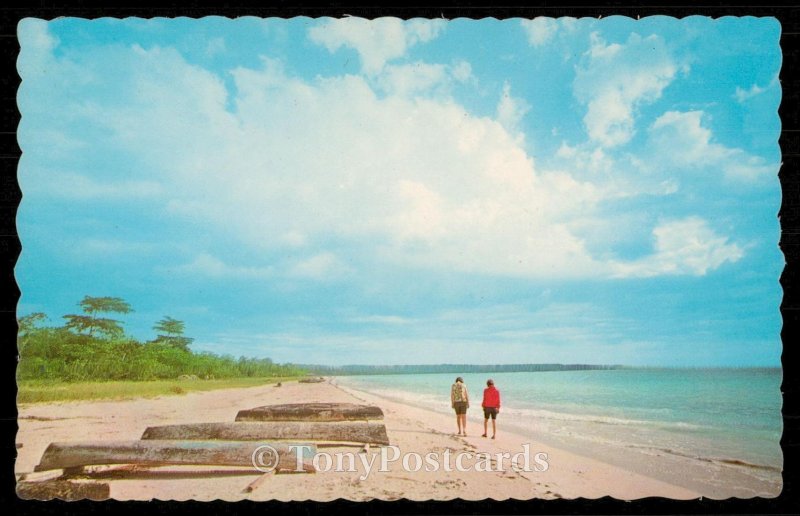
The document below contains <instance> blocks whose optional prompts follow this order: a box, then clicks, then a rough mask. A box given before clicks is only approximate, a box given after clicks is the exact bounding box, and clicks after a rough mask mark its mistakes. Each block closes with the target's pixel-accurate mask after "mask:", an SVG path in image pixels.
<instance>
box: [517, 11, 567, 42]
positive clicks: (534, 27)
mask: <svg viewBox="0 0 800 516" xmlns="http://www.w3.org/2000/svg"><path fill="white" fill-rule="evenodd" d="M520 23H521V24H522V28H523V29H525V33H526V34H527V36H528V43H530V44H531V45H533V46H534V47H540V46H542V45H544V44H545V43H547V42H548V41H550V40H551V39H552V38H553V36H555V34H556V32H557V31H558V22H557V21H556V20H554V19H553V18H542V17H539V18H534V19H532V20H522V21H521V22H520Z"/></svg>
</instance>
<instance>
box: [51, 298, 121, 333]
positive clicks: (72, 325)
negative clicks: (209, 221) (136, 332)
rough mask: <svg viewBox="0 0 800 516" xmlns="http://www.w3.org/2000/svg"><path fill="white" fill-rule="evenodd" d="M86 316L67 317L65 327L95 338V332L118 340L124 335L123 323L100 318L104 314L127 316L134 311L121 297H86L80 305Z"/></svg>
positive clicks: (65, 317) (73, 315)
mask: <svg viewBox="0 0 800 516" xmlns="http://www.w3.org/2000/svg"><path fill="white" fill-rule="evenodd" d="M79 306H80V307H81V308H82V309H83V312H84V314H85V315H81V314H69V315H65V316H64V319H66V320H67V324H66V325H65V326H66V327H67V328H69V329H71V330H75V331H76V332H78V333H81V334H83V333H84V332H85V334H86V335H89V336H90V337H93V336H94V335H95V332H97V333H99V334H100V335H102V336H104V337H107V338H118V337H121V336H122V335H123V333H124V331H123V329H122V323H121V322H120V321H118V320H116V319H110V318H107V317H98V314H102V313H119V314H127V313H130V312H132V311H133V309H132V308H131V305H129V304H128V303H127V302H126V301H125V300H123V299H121V298H119V297H91V296H84V298H83V300H82V301H81V302H80V303H79Z"/></svg>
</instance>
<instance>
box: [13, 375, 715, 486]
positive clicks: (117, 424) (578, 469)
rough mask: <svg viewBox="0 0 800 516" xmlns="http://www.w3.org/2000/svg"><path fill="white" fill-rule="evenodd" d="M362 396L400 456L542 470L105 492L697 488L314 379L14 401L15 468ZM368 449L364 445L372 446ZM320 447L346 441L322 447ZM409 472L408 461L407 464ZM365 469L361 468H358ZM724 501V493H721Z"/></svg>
mask: <svg viewBox="0 0 800 516" xmlns="http://www.w3.org/2000/svg"><path fill="white" fill-rule="evenodd" d="M314 401H332V402H350V403H369V404H375V405H378V406H379V407H381V409H382V410H383V412H384V417H385V419H384V423H385V425H386V430H387V434H388V436H389V439H390V442H391V445H393V446H397V447H398V449H399V450H401V451H402V452H403V453H404V454H411V453H416V454H420V455H422V456H424V455H425V454H427V453H442V452H446V451H447V450H450V452H452V453H453V454H458V453H462V454H472V455H473V456H477V454H479V453H489V454H492V455H493V456H494V455H496V454H498V453H509V454H514V453H518V452H520V451H522V449H523V446H524V445H525V444H528V445H529V449H530V451H531V452H532V453H533V454H535V453H540V452H541V453H545V454H547V464H548V467H547V469H546V470H545V471H534V472H519V471H514V470H513V468H505V469H504V470H503V471H497V469H499V466H498V467H496V468H495V471H478V470H477V469H478V468H477V467H475V468H472V469H469V470H467V471H457V470H456V471H445V470H442V469H439V470H436V471H426V470H425V469H421V470H419V471H406V470H405V469H404V468H403V466H402V465H401V464H400V461H396V462H392V463H390V464H389V467H388V470H387V471H376V470H373V471H371V472H367V471H366V470H365V469H364V468H363V467H362V466H361V465H357V468H356V469H355V470H353V471H339V472H337V471H320V472H318V473H316V474H308V475H276V476H274V478H271V479H270V480H269V482H267V483H265V484H264V485H263V486H261V487H259V489H257V490H255V491H254V492H252V493H249V494H243V493H242V492H241V490H242V487H243V486H245V485H247V483H249V482H251V481H252V480H253V479H255V478H257V477H258V476H259V473H258V472H257V471H252V472H249V471H240V472H239V474H238V475H224V476H220V475H217V476H215V475H207V476H202V475H200V476H197V477H196V478H194V477H193V478H186V475H184V477H183V478H177V477H175V476H174V475H173V476H170V475H168V474H159V472H153V473H152V474H149V476H148V475H147V474H145V475H144V476H142V475H137V476H134V477H132V478H114V479H111V480H103V481H108V482H109V484H110V486H111V497H112V498H114V499H118V500H149V499H152V498H158V499H162V500H187V499H195V500H214V499H222V500H229V501H234V500H241V499H251V500H271V499H274V500H280V501H290V500H298V501H299V500H314V501H330V500H334V499H337V498H344V499H347V500H354V501H364V500H370V499H381V500H395V499H401V498H407V499H410V500H452V499H456V498H461V499H465V500H482V499H486V498H491V499H494V500H505V499H509V498H512V499H519V500H527V499H534V498H535V499H557V498H567V499H572V498H579V497H583V498H590V499H595V498H599V497H603V496H611V497H614V498H618V499H622V500H634V499H639V498H644V497H650V496H660V497H665V498H673V499H684V500H685V499H695V498H699V497H701V496H707V495H706V494H703V493H702V492H700V491H698V490H695V489H690V488H687V487H683V486H680V485H676V484H674V483H670V482H666V481H663V480H660V479H658V478H653V477H652V476H648V475H645V474H641V473H639V472H636V471H632V470H631V469H629V468H623V467H620V466H617V465H612V464H608V463H607V462H603V461H602V460H599V459H598V458H597V457H596V456H592V457H586V456H583V455H580V454H577V453H574V452H573V451H570V450H566V449H563V448H560V447H557V446H553V445H550V444H547V443H545V442H543V440H539V439H530V438H526V437H525V436H523V435H519V434H515V433H513V432H512V431H506V430H505V427H504V426H503V425H502V423H501V424H500V426H499V431H498V436H497V439H496V440H494V441H493V440H490V439H484V438H482V437H480V434H481V433H482V429H483V423H482V419H481V420H478V419H477V418H475V417H472V418H469V419H468V428H467V431H468V436H467V437H461V436H457V435H454V434H455V432H456V430H455V421H454V420H453V419H454V418H452V417H450V416H447V415H445V414H440V413H437V412H433V411H430V410H426V409H423V408H419V407H414V406H410V405H407V404H403V403H400V402H397V401H393V400H388V399H386V398H383V397H381V396H379V395H377V394H373V393H369V392H365V391H360V390H358V389H353V388H351V387H349V386H342V385H339V384H337V383H331V381H330V380H329V381H327V382H324V383H318V384H300V383H298V382H296V381H291V382H286V383H284V384H283V386H282V387H274V386H273V385H264V386H259V387H247V388H236V389H223V390H218V391H207V392H193V393H188V394H186V395H182V396H165V397H160V398H147V399H136V400H125V401H107V400H104V401H86V402H61V403H46V404H30V405H20V406H19V431H18V434H17V442H18V443H21V444H22V447H21V448H19V449H18V450H17V452H18V458H17V461H16V463H15V472H16V473H18V474H19V473H23V472H28V471H32V470H33V466H34V465H35V464H36V463H37V462H38V460H39V458H40V457H41V454H42V452H43V451H44V448H46V446H47V445H48V444H49V443H50V442H54V441H77V440H86V439H90V440H96V441H102V440H125V439H138V438H140V437H141V433H142V432H143V430H144V429H145V428H146V427H147V426H152V425H164V424H180V423H200V422H224V421H233V420H234V418H235V415H236V413H237V412H238V411H239V410H240V409H245V408H253V407H256V406H260V405H267V404H278V403H293V402H294V403H296V402H314ZM377 448H378V447H376V448H373V449H372V450H371V453H372V454H376V453H379V451H378V449H377ZM324 450H325V451H326V452H329V453H336V452H337V451H345V452H350V453H352V452H353V451H354V448H352V447H350V448H345V447H341V448H325V449H324ZM412 469H413V467H412ZM365 473H368V474H366V475H365ZM726 498H727V497H726Z"/></svg>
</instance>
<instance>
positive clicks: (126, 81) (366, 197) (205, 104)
mask: <svg viewBox="0 0 800 516" xmlns="http://www.w3.org/2000/svg"><path fill="white" fill-rule="evenodd" d="M395 22H397V21H395ZM392 23H394V22H392ZM420 27H425V25H421V26H420ZM407 29H408V27H405V28H404V30H407ZM434 33H435V30H433V29H431V30H430V31H429V32H427V33H426V32H425V31H424V30H422V29H419V30H417V32H416V33H415V34H416V36H414V37H415V38H418V39H424V38H429V37H433V35H434ZM412 39H413V38H412ZM606 50H607V49H606ZM606 50H604V49H599V50H598V52H601V53H602V52H604V51H606ZM107 52H108V54H107V55H106V56H105V58H106V59H108V60H109V61H113V62H125V63H126V67H127V68H126V70H127V71H126V73H125V74H119V75H114V76H110V77H104V78H103V79H104V80H105V81H106V82H104V83H103V86H104V87H105V88H107V89H108V92H109V93H111V92H114V93H115V94H116V96H114V95H109V97H108V98H111V99H114V100H118V101H120V103H119V104H113V103H110V102H109V103H107V104H102V105H100V104H98V105H95V106H94V107H93V108H92V109H91V110H87V111H86V113H85V116H86V117H87V118H88V117H92V116H93V117H95V118H94V123H95V124H96V127H101V128H103V130H105V131H108V133H109V134H110V135H111V136H110V142H111V143H113V144H114V145H115V146H116V147H115V150H118V151H119V152H122V153H131V154H133V155H135V156H136V159H137V161H138V162H140V163H141V164H143V165H142V166H143V167H145V168H146V171H147V174H149V176H148V177H154V178H158V182H159V184H161V187H160V188H161V190H160V191H161V192H162V193H163V202H164V209H165V211H164V213H165V215H166V216H172V217H185V218H187V219H189V220H191V221H192V222H193V223H194V224H198V223H202V224H205V225H206V226H208V227H209V229H211V228H213V227H216V228H218V229H219V230H221V231H225V233H226V234H227V235H230V236H231V237H234V238H238V239H239V241H240V242H241V245H242V246H244V248H246V249H247V250H248V251H250V252H251V255H252V254H253V253H254V254H255V255H259V253H260V252H262V251H263V252H264V256H275V252H281V253H283V252H284V251H286V250H289V251H290V252H291V254H290V255H291V256H295V254H294V253H295V252H296V251H297V249H300V248H302V251H303V255H302V257H299V258H296V257H295V258H293V259H287V260H285V261H281V262H279V263H276V264H273V263H271V264H270V265H269V266H263V263H255V264H253V265H231V264H229V263H226V262H223V261H222V260H220V259H219V258H216V257H215V256H213V255H212V254H210V253H204V254H201V255H199V256H198V257H197V258H195V260H194V261H193V262H191V263H189V264H186V265H185V266H183V267H182V268H180V269H179V270H180V271H182V272H185V273H197V274H205V275H208V276H212V277H219V278H229V277H230V278H245V279H247V278H251V279H268V278H274V277H276V275H277V276H279V277H283V276H285V275H288V276H295V277H304V278H311V279H322V280H324V279H327V278H331V277H343V276H346V275H347V274H349V273H350V272H351V269H350V268H351V267H355V266H351V265H350V264H353V263H356V262H358V263H359V265H361V264H363V263H375V262H379V263H380V262H383V263H386V262H389V263H392V264H396V265H399V266H401V267H419V268H425V269H434V270H450V271H462V272H471V273H480V274H500V275H507V276H517V277H540V278H564V277H604V276H608V275H610V274H616V273H618V272H619V271H620V270H621V269H620V268H624V267H625V264H622V265H620V264H617V263H612V262H608V261H606V260H602V259H598V258H597V257H595V256H593V254H592V253H591V252H589V250H587V247H586V243H585V242H584V240H583V239H582V238H581V237H580V236H579V234H578V232H577V231H576V229H575V222H576V221H581V220H583V219H585V218H586V217H591V216H592V214H593V212H594V210H595V208H596V207H597V206H598V205H599V204H600V203H602V202H603V201H605V200H608V199H612V198H615V197H617V196H618V195H619V194H618V192H617V191H616V187H615V186H613V185H612V187H611V188H609V187H608V186H607V185H604V184H603V183H597V182H594V181H593V180H591V179H590V178H587V177H579V176H578V175H576V174H575V173H573V172H571V171H570V169H563V170H541V169H539V168H537V167H536V166H535V164H534V161H533V159H532V158H531V157H530V156H529V155H528V154H527V153H526V151H525V149H524V148H523V147H522V145H521V142H520V141H519V139H518V138H517V137H516V135H515V134H512V133H510V132H509V130H508V129H507V128H505V127H504V126H503V124H501V123H499V121H498V120H497V119H493V118H490V117H480V116H476V115H474V114H472V113H470V112H469V111H468V110H467V109H465V108H464V107H463V106H461V105H460V104H458V103H457V102H456V101H455V100H454V99H452V98H450V97H449V96H447V95H443V96H434V97H416V98H409V97H408V96H406V95H398V94H392V93H388V94H387V95H385V96H383V97H381V96H378V95H376V93H375V91H374V89H373V88H374V87H375V84H374V83H375V82H376V81H368V80H367V79H365V78H363V77H358V76H343V77H317V78H315V79H313V80H309V81H303V80H300V79H298V78H296V77H292V76H289V75H287V74H286V72H285V71H284V69H283V67H282V66H281V63H280V62H279V61H276V60H268V59H266V60H264V62H263V66H262V68H261V69H245V68H239V69H236V70H234V71H232V77H233V81H234V82H235V86H236V88H235V92H236V96H235V97H234V98H232V99H228V94H229V93H228V91H227V90H226V88H225V86H224V83H223V82H222V81H221V80H220V79H219V78H218V77H216V76H215V75H213V74H211V73H209V72H207V71H205V70H202V69H200V68H198V67H196V66H194V65H190V64H188V63H187V62H186V61H185V60H183V59H182V58H181V56H180V55H179V54H178V53H177V52H175V51H174V50H170V49H158V48H154V49H142V48H133V49H124V50H121V49H118V48H112V49H109V50H108V51H107ZM119 52H122V53H123V54H122V55H119ZM614 52H616V51H614ZM96 66H100V67H101V66H102V63H96ZM456 66H457V67H460V68H464V67H463V66H460V65H458V64H456ZM421 69H425V70H426V71H427V72H431V74H432V76H433V77H434V79H433V80H431V81H428V82H426V84H434V83H435V80H436V79H437V77H438V75H437V73H438V72H437V70H441V69H440V68H437V67H435V66H433V67H429V66H427V65H424V64H423V65H421ZM449 71H450V72H451V75H453V74H454V73H455V72H453V70H452V69H451V70H449ZM462 71H463V70H462ZM458 73H461V72H458ZM423 75H424V74H423ZM462 76H463V75H462ZM115 81H116V82H115ZM423 82H425V81H423ZM637 91H647V88H640V89H637ZM634 97H635V98H638V97H637V96H636V95H634V96H633V97H631V98H634ZM509 98H510V99H511V100H514V99H512V98H511V97H510V95H509ZM230 106H232V107H230ZM512 107H513V109H509V108H508V107H507V106H506V107H502V102H501V107H500V109H499V113H498V115H499V117H498V118H500V119H503V118H505V119H506V120H505V122H506V123H507V122H508V121H509V120H510V121H511V122H515V121H518V116H519V113H520V112H521V111H524V110H522V109H520V106H519V105H516V104H514V105H513V106H512ZM506 125H509V124H508V123H507V124H506ZM511 125H513V124H511ZM564 152H566V153H569V152H570V151H569V150H568V149H565V151H564ZM593 155H594V159H595V160H596V161H597V163H598V167H599V166H601V165H602V163H603V162H604V156H603V155H602V150H601V149H597V150H596V151H595V152H593ZM93 180H94V179H93ZM97 181H98V182H99V180H97ZM118 186H119V187H120V188H130V186H131V185H129V184H126V183H125V182H124V181H121V182H120V183H119V185H118ZM659 235H660V233H659ZM701 236H703V235H701ZM659 238H661V237H659ZM659 241H661V240H659ZM332 243H334V244H335V248H336V255H335V256H334V255H333V254H332V252H331V249H332V248H331V244H332ZM665 245H666V244H665ZM662 247H663V249H662ZM665 249H666V250H667V251H669V248H668V246H667V247H664V246H661V247H658V248H657V249H656V256H657V257H658V260H659V261H658V263H659V264H660V268H659V267H656V268H655V270H656V271H658V270H661V271H664V272H670V271H672V270H679V271H683V272H684V273H686V274H699V273H702V272H704V271H705V270H707V269H708V268H713V267H715V266H717V265H715V264H718V262H717V261H714V260H712V261H711V262H709V265H708V266H707V267H706V268H702V267H700V266H696V265H693V263H694V262H692V260H693V259H694V256H693V255H686V254H685V253H683V254H682V253H679V252H666V251H665ZM270 253H272V254H270ZM282 256H286V255H282ZM670 258H672V259H673V260H674V261H675V263H674V264H673V265H672V268H671V269H670V267H668V266H667V265H666V264H667V262H668V260H669V259H670ZM686 260H689V262H690V265H687V263H685V262H686ZM642 267H643V265H641V264H640V263H638V262H637V263H634V264H632V265H630V268H631V269H632V270H633V269H635V270H637V271H638V270H642ZM651 269H652V267H651ZM337 275H339V276H337Z"/></svg>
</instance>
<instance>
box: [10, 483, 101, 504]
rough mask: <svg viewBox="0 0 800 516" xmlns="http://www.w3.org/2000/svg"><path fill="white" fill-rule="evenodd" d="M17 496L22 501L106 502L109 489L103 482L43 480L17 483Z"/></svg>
mask: <svg viewBox="0 0 800 516" xmlns="http://www.w3.org/2000/svg"><path fill="white" fill-rule="evenodd" d="M16 491H17V496H19V497H20V498H22V499H24V500H52V499H53V498H59V499H61V500H68V501H74V500H85V499H89V500H108V499H109V498H110V497H111V493H110V491H111V489H110V488H109V485H108V484H107V483H105V482H75V481H72V480H45V481H42V482H31V481H26V480H23V481H21V482H17V487H16Z"/></svg>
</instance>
